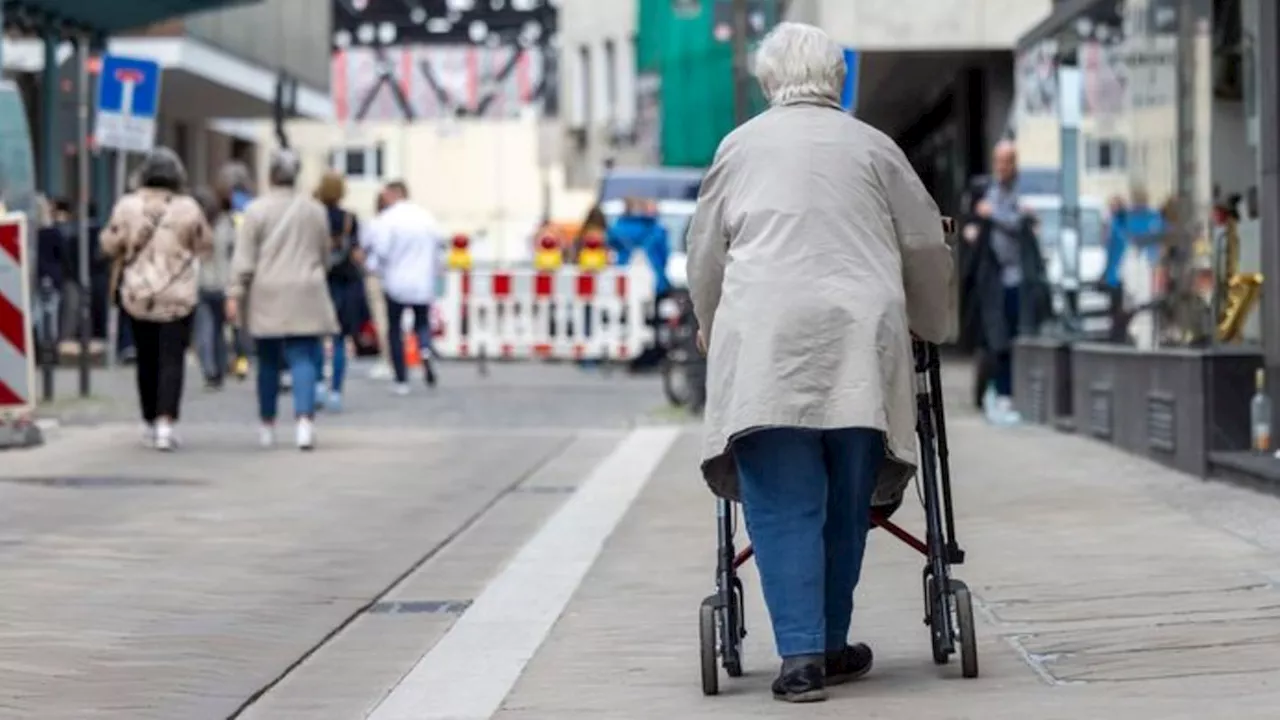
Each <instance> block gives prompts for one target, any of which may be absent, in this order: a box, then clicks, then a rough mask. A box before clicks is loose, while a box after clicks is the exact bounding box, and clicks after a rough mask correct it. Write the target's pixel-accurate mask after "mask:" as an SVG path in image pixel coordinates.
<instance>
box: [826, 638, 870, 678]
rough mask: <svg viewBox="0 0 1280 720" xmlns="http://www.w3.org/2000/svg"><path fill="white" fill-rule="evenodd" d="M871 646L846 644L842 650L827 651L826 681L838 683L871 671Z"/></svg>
mask: <svg viewBox="0 0 1280 720" xmlns="http://www.w3.org/2000/svg"><path fill="white" fill-rule="evenodd" d="M871 659H872V657H871V648H869V647H867V645H866V644H864V643H857V644H856V645H847V646H845V647H844V649H842V650H834V651H831V652H828V653H827V662H826V681H827V684H828V685H839V684H840V683H846V682H849V681H850V680H857V679H858V678H860V677H862V676H863V675H866V674H867V673H868V672H871Z"/></svg>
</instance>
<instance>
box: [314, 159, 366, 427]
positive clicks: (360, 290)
mask: <svg viewBox="0 0 1280 720" xmlns="http://www.w3.org/2000/svg"><path fill="white" fill-rule="evenodd" d="M345 194H346V183H345V181H344V180H343V179H342V176H341V175H339V174H338V173H335V172H328V173H325V175H324V177H322V178H321V179H320V186H319V187H318V188H316V199H317V200H319V201H320V202H321V203H323V204H324V208H325V212H326V213H327V215H328V221H329V236H330V238H331V245H330V252H329V296H330V297H331V298H333V309H334V312H335V313H336V314H337V316H338V326H339V330H338V334H337V335H334V336H333V337H332V338H331V341H332V343H333V370H332V372H331V374H330V378H329V391H328V393H327V395H328V397H326V398H325V400H324V406H325V409H327V410H331V411H334V412H340V411H341V410H342V385H343V381H344V380H345V378H346V373H347V338H351V339H352V340H355V338H356V337H357V336H358V335H359V334H360V327H361V326H362V325H363V324H364V322H365V320H366V319H367V318H368V317H369V308H368V302H367V301H366V299H365V287H364V270H363V265H364V262H363V261H364V257H363V255H364V253H363V251H362V250H361V248H360V243H359V241H358V239H357V238H359V236H360V227H359V223H358V222H357V220H356V216H355V215H354V214H353V213H351V212H349V211H347V210H345V209H343V207H342V198H343V196H344V195H345ZM319 362H320V365H321V367H323V365H324V357H323V355H322V356H321V357H320V358H319ZM317 392H323V383H321V388H319V389H317Z"/></svg>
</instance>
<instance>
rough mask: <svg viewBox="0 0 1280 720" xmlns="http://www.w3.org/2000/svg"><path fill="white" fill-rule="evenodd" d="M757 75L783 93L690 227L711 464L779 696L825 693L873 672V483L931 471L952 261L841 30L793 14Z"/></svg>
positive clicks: (722, 167)
mask: <svg viewBox="0 0 1280 720" xmlns="http://www.w3.org/2000/svg"><path fill="white" fill-rule="evenodd" d="M756 75H757V78H758V80H759V82H760V86H761V89H762V90H763V91H764V95H765V97H766V98H767V99H768V100H769V103H770V105H771V107H770V109H769V110H767V111H766V112H764V113H762V114H761V115H760V116H758V117H756V118H754V119H752V120H751V121H749V122H747V123H746V124H744V125H743V126H741V127H739V128H738V129H737V130H735V131H734V132H732V133H730V134H729V136H728V137H726V138H725V139H724V141H723V142H722V143H721V144H720V148H719V149H718V150H717V152H716V156H715V159H714V161H713V163H712V165H711V168H710V169H709V170H708V172H707V174H706V177H705V179H704V180H703V184H702V189H701V193H700V195H699V198H698V207H697V212H696V214H695V216H694V219H693V222H692V225H691V229H690V231H689V285H690V290H691V293H692V296H693V302H694V308H695V312H696V314H697V318H698V323H699V327H700V328H701V331H700V332H701V338H702V340H701V342H702V343H703V345H704V347H706V348H707V351H708V368H707V372H708V377H707V406H706V415H705V417H706V441H705V446H704V452H703V462H702V471H703V474H704V477H705V479H706V480H707V482H708V484H709V485H710V486H711V489H712V490H713V491H714V492H715V493H716V494H718V495H720V496H721V497H727V498H732V499H735V500H740V501H741V502H742V504H743V512H744V514H745V518H746V524H747V531H748V533H749V534H750V536H751V540H752V542H753V544H754V546H755V554H756V563H757V567H758V569H759V573H760V582H761V585H762V589H763V592H764V598H765V604H766V605H767V607H768V610H769V617H770V620H771V622H772V626H773V634H774V641H775V644H776V646H777V651H778V654H779V655H780V656H781V657H782V668H781V672H780V673H779V675H778V677H777V679H776V680H775V681H774V682H773V695H774V697H775V698H776V699H779V700H784V701H787V702H812V701H818V700H824V699H826V689H825V688H826V686H827V685H832V684H836V683H840V682H845V681H847V680H851V679H853V678H857V677H860V676H862V675H864V674H865V673H866V672H868V671H869V670H870V669H871V663H872V653H871V649H870V648H869V647H867V646H866V645H864V644H861V643H858V644H852V645H851V644H849V640H848V633H849V628H850V624H851V618H852V613H853V594H854V589H855V587H856V586H857V584H858V577H859V572H860V568H861V565H862V556H863V552H864V550H865V548H866V539H867V532H868V530H869V529H870V526H871V516H870V512H871V502H872V496H873V494H874V493H875V492H876V490H877V487H878V485H881V484H884V483H890V484H896V485H897V486H898V487H899V488H901V486H902V484H904V483H905V482H906V480H907V479H908V477H909V476H910V474H911V473H912V472H914V470H915V465H916V463H917V447H916V445H917V443H916V435H915V422H916V405H915V389H914V386H913V380H914V378H915V374H914V364H913V358H912V334H913V333H914V334H916V335H917V336H919V337H920V338H922V339H923V340H926V341H929V342H938V341H941V340H943V339H944V338H945V336H947V334H948V333H949V332H950V326H951V315H952V312H951V310H952V308H951V305H952V294H951V284H952V283H951V280H952V260H951V251H950V249H949V248H948V246H947V244H946V242H945V240H944V237H943V234H942V220H941V216H940V215H939V212H938V208H937V206H936V205H935V204H934V202H933V200H932V199H931V198H930V196H929V194H928V192H927V191H926V190H925V187H924V185H923V184H922V183H921V182H920V179H919V177H918V176H917V175H916V173H915V172H914V171H913V170H912V168H911V165H910V164H909V163H908V161H907V158H906V156H905V155H904V154H903V152H902V150H901V149H899V148H898V147H897V145H895V144H894V143H893V141H892V140H890V139H889V138H888V137H887V136H885V135H884V134H882V133H881V132H879V131H877V130H875V129H874V128H872V127H870V126H868V125H865V124H863V123H862V122H859V121H858V120H856V119H854V118H853V117H852V116H850V115H849V114H848V113H846V112H844V111H843V110H842V109H841V107H840V95H841V89H842V87H843V85H844V80H845V64H844V58H843V53H842V50H841V48H840V46H839V45H837V44H836V43H835V42H834V41H832V40H831V39H830V38H829V37H827V35H826V34H824V33H823V32H822V31H821V30H819V29H818V28H815V27H812V26H808V25H801V24H796V23H783V24H781V25H779V26H778V27H777V28H776V29H774V30H773V31H772V32H771V33H770V34H769V36H768V37H767V38H765V39H764V41H763V42H762V43H761V45H760V48H759V51H758V53H757V60H756Z"/></svg>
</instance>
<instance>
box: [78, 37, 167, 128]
mask: <svg viewBox="0 0 1280 720" xmlns="http://www.w3.org/2000/svg"><path fill="white" fill-rule="evenodd" d="M160 72H161V71H160V64H159V63H157V62H156V61H154V60H144V59H142V58H131V57H121V56H119V55H104V56H103V58H102V67H101V69H100V71H99V74H98V113H97V118H96V122H95V123H94V125H95V132H94V136H95V140H96V142H97V144H98V146H99V147H106V148H115V149H117V150H126V151H130V152H147V151H149V150H151V148H152V147H153V146H154V145H155V139H156V114H157V113H158V112H159V110H160Z"/></svg>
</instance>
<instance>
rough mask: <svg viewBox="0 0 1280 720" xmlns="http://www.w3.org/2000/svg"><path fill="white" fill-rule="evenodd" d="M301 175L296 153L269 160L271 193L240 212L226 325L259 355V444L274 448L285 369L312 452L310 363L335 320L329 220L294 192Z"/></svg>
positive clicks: (301, 437)
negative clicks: (238, 330) (241, 330)
mask: <svg viewBox="0 0 1280 720" xmlns="http://www.w3.org/2000/svg"><path fill="white" fill-rule="evenodd" d="M299 170H300V164H299V162H298V157H297V155H295V154H294V153H293V152H291V151H289V150H277V151H276V152H274V153H272V156H271V160H270V165H269V168H268V176H269V180H270V184H271V187H270V189H269V190H268V191H267V193H266V194H265V195H263V196H262V197H260V198H258V199H257V200H254V201H253V202H252V203H250V204H249V207H248V208H246V209H245V213H244V222H243V223H242V224H241V226H240V233H239V236H238V237H237V238H236V248H235V253H234V254H233V255H232V258H231V282H230V284H229V286H228V287H227V319H228V321H229V322H232V323H235V322H244V324H245V326H246V328H247V329H248V331H249V334H250V335H251V336H252V337H253V338H254V341H255V343H256V346H257V349H258V416H259V418H260V419H261V420H262V427H261V429H260V432H259V441H260V443H261V444H262V445H263V446H270V445H272V444H274V443H275V423H276V415H277V409H278V401H279V397H280V373H281V371H282V370H283V369H284V366H285V364H286V363H287V364H288V368H289V374H290V376H291V377H292V380H293V412H294V415H295V416H296V417H297V428H296V431H295V440H296V443H297V446H298V448H299V449H301V450H310V449H312V448H313V447H314V446H315V425H314V419H315V412H316V385H317V382H318V380H319V378H318V370H319V368H318V367H317V366H316V362H315V358H316V356H317V355H319V354H320V353H321V349H320V344H321V342H322V339H323V338H325V337H327V336H330V335H334V334H335V333H337V332H338V320H337V316H336V315H335V314H334V311H333V302H332V300H331V299H330V298H329V285H328V282H327V281H326V279H325V276H326V273H327V272H328V268H327V263H328V259H329V244H330V239H329V218H328V215H327V214H326V213H325V209H324V206H323V205H321V204H320V203H319V202H318V201H316V200H315V199H314V198H312V197H311V196H310V195H309V194H307V193H300V192H298V191H297V189H296V187H295V186H296V185H297V181H298V171H299ZM242 307H243V310H242ZM242 315H243V317H242Z"/></svg>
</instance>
